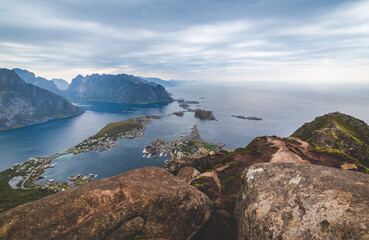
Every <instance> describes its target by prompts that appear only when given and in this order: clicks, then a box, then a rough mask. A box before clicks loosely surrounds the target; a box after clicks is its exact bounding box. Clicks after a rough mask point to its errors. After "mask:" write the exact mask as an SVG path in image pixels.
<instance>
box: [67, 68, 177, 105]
mask: <svg viewBox="0 0 369 240" xmlns="http://www.w3.org/2000/svg"><path fill="white" fill-rule="evenodd" d="M68 97H69V98H71V99H73V100H77V101H97V102H111V103H132V104H148V103H164V102H170V101H172V98H171V97H170V96H169V94H168V92H167V91H166V90H165V88H164V87H162V86H161V85H156V86H152V85H150V84H147V83H145V82H143V81H142V80H141V79H139V78H137V77H134V76H130V75H126V74H118V75H110V74H103V75H99V74H93V75H87V76H86V77H83V76H81V75H78V76H77V77H76V78H74V79H73V81H72V83H71V84H70V85H69V87H68Z"/></svg>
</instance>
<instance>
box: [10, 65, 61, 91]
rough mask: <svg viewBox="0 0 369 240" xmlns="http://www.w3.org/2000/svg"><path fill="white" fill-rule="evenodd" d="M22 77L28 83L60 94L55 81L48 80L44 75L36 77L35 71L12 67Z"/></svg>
mask: <svg viewBox="0 0 369 240" xmlns="http://www.w3.org/2000/svg"><path fill="white" fill-rule="evenodd" d="M12 70H13V71H14V72H15V73H16V74H18V76H19V77H20V78H22V79H23V80H24V81H25V82H26V83H30V84H32V85H35V86H37V87H40V88H44V89H46V90H48V91H50V92H52V93H55V94H58V95H60V89H58V87H57V86H56V85H55V83H54V82H53V81H50V80H47V79H46V78H43V77H36V75H35V74H34V73H33V72H30V71H27V70H26V69H20V68H14V69H12Z"/></svg>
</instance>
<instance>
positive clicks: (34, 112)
mask: <svg viewBox="0 0 369 240" xmlns="http://www.w3.org/2000/svg"><path fill="white" fill-rule="evenodd" d="M82 112H83V111H82V110H81V109H80V108H79V107H76V106H74V105H72V104H71V103H70V102H68V101H67V100H66V99H64V98H63V97H60V96H58V95H55V94H53V93H51V92H49V91H47V90H45V89H42V88H39V87H36V86H34V85H32V84H27V83H25V82H24V81H23V80H22V79H21V78H20V77H19V76H18V75H17V74H16V73H15V72H14V71H11V70H8V69H0V130H5V129H9V128H16V127H22V126H26V125H31V124H36V123H40V122H46V121H49V120H53V119H59V118H65V117H70V116H73V115H77V114H81V113H82Z"/></svg>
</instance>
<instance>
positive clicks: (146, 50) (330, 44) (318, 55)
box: [0, 0, 369, 82]
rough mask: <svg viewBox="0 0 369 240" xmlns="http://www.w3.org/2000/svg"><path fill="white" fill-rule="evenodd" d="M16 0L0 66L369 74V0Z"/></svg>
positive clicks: (160, 73) (41, 71) (266, 77)
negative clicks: (102, 0)
mask: <svg viewBox="0 0 369 240" xmlns="http://www.w3.org/2000/svg"><path fill="white" fill-rule="evenodd" d="M122 2H123V1H116V0H109V1H104V2H101V1H91V0H89V1H87V0H82V1H41V0H35V1H26V0H17V1H8V2H6V3H2V4H1V6H0V11H1V12H2V14H1V15H0V65H1V67H6V68H14V67H20V68H27V69H29V70H31V71H34V72H35V73H36V74H38V75H41V76H45V77H48V78H64V79H66V80H68V81H70V80H71V79H72V78H74V77H75V76H76V75H77V74H91V73H122V72H124V73H128V74H134V75H143V76H156V77H161V78H164V79H170V78H172V79H197V80H213V81H256V80H261V81H300V82H301V81H304V82H322V81H326V82H340V81H350V82H366V81H368V80H369V79H368V76H369V68H368V67H367V66H369V1H314V2H315V3H312V2H313V1H308V0H299V1H294V0H281V1H278V3H276V2H277V1H272V0H249V1H237V0H234V1H214V0H212V1H210V0H200V1H175V0H158V1H146V0H141V1H137V0H136V1H133V0H132V1H131V0H129V1H124V3H122Z"/></svg>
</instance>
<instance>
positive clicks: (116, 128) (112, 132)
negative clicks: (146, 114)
mask: <svg viewBox="0 0 369 240" xmlns="http://www.w3.org/2000/svg"><path fill="white" fill-rule="evenodd" d="M142 128H143V124H142V123H140V122H137V121H134V120H133V119H128V120H125V121H120V122H113V123H109V124H108V125H106V126H105V127H103V128H102V129H101V130H100V131H99V132H98V133H97V134H96V135H94V136H92V137H91V138H101V137H104V136H105V134H106V135H107V136H116V135H118V134H121V133H125V132H128V131H131V130H133V129H142Z"/></svg>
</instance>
